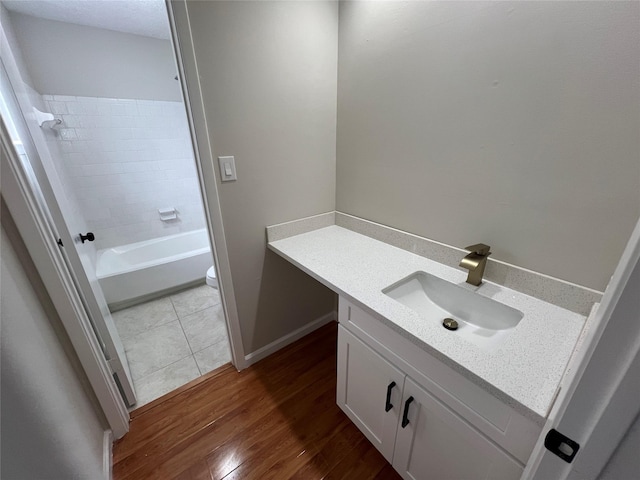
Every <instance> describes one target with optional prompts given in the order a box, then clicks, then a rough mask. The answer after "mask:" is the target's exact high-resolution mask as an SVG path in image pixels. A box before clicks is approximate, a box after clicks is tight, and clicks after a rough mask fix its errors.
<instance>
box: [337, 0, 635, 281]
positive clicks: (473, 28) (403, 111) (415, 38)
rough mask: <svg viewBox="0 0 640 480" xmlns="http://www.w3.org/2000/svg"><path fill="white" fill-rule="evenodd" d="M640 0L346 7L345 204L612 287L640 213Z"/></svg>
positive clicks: (341, 189) (341, 192)
mask: <svg viewBox="0 0 640 480" xmlns="http://www.w3.org/2000/svg"><path fill="white" fill-rule="evenodd" d="M639 24H640V3H638V2H482V1H481V2H468V3H465V2H340V51H339V67H338V71H339V82H338V135H337V137H338V140H337V209H338V210H340V211H343V212H346V213H349V214H353V215H357V216H361V217H364V218H367V219H370V220H373V221H376V222H379V223H383V224H385V225H390V226H392V227H396V228H399V229H402V230H407V231H409V232H412V233H415V234H418V235H422V236H425V237H428V238H432V239H435V240H438V241H441V242H444V243H447V244H450V245H454V246H456V247H465V246H467V245H470V244H473V243H477V242H484V243H487V244H489V245H491V246H492V247H493V251H494V255H493V257H492V258H496V259H499V260H503V261H506V262H509V263H512V264H515V265H519V266H522V267H526V268H529V269H531V270H535V271H538V272H542V273H545V274H548V275H551V276H554V277H558V278H561V279H565V280H569V281H571V282H575V283H577V284H580V285H585V286H587V287H591V288H595V289H598V290H604V288H605V286H606V285H607V283H608V280H609V277H610V275H611V274H612V273H613V270H614V268H615V265H616V264H617V261H618V259H619V257H620V255H621V253H622V249H623V248H624V245H625V243H626V241H627V239H628V238H629V235H630V234H631V231H632V229H633V227H634V225H635V222H636V220H637V219H638V216H639V215H640V135H638V132H639V131H640V109H639V108H638V102H639V100H640V51H639V47H638V46H639V45H640V29H638V25H639Z"/></svg>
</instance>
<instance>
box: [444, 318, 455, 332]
mask: <svg viewBox="0 0 640 480" xmlns="http://www.w3.org/2000/svg"><path fill="white" fill-rule="evenodd" d="M442 326H443V327H444V328H446V329H447V330H457V329H458V322H456V321H455V320H454V319H453V318H445V319H444V320H443V321H442Z"/></svg>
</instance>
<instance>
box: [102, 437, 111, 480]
mask: <svg viewBox="0 0 640 480" xmlns="http://www.w3.org/2000/svg"><path fill="white" fill-rule="evenodd" d="M102 471H103V472H104V478H106V479H107V480H111V479H112V478H113V432H112V431H111V430H106V431H105V432H104V436H103V440H102Z"/></svg>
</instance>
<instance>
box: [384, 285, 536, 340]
mask: <svg viewBox="0 0 640 480" xmlns="http://www.w3.org/2000/svg"><path fill="white" fill-rule="evenodd" d="M382 293H384V294H385V295H388V296H389V297H391V298H393V299H394V300H397V301H398V302H400V303H402V304H403V305H405V306H407V307H409V308H410V309H412V310H414V311H415V312H416V313H418V314H419V315H420V316H421V317H422V318H424V319H425V320H426V321H429V322H435V323H436V324H440V325H442V321H443V320H444V319H445V318H453V319H454V320H456V321H457V322H458V329H457V330H455V331H452V330H447V329H445V328H444V327H442V335H458V336H460V337H461V338H464V339H466V340H467V341H470V342H472V343H474V344H476V345H478V346H480V347H483V348H494V347H496V346H497V345H498V344H499V343H501V342H502V341H503V340H504V339H505V338H506V337H507V336H508V335H509V333H510V332H511V331H512V330H513V329H514V328H515V326H516V325H518V322H520V320H522V317H523V316H524V314H523V313H522V312H521V311H519V310H516V309H515V308H511V307H509V306H507V305H504V304H502V303H498V302H496V301H495V300H492V299H490V298H487V297H483V296H482V295H479V294H477V293H474V292H472V291H469V290H467V289H465V288H463V287H460V286H458V285H455V284H453V283H450V282H447V281H446V280H442V279H441V278H438V277H436V276H433V275H430V274H428V273H426V272H416V273H413V274H411V275H409V276H408V277H406V278H404V279H402V280H400V281H399V282H396V283H394V284H393V285H391V286H389V287H387V288H385V289H383V290H382Z"/></svg>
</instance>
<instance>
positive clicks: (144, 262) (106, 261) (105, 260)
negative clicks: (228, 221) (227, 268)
mask: <svg viewBox="0 0 640 480" xmlns="http://www.w3.org/2000/svg"><path fill="white" fill-rule="evenodd" d="M211 265H213V259H212V256H211V248H210V247H209V238H208V235H207V230H206V229H201V230H193V231H191V232H185V233H178V234H176V235H170V236H167V237H160V238H154V239H151V240H145V241H142V242H136V243H130V244H128V245H122V246H119V247H113V248H106V249H103V250H99V251H98V253H97V261H96V276H97V277H98V281H99V283H100V286H101V287H102V290H103V292H104V296H105V298H106V299H107V303H108V304H109V306H111V307H115V306H126V305H132V304H133V303H136V302H135V300H136V299H138V300H140V301H144V300H147V299H150V298H152V297H153V296H154V295H155V294H157V293H159V292H163V293H164V292H168V291H170V290H175V289H177V288H178V287H180V286H183V285H188V284H195V283H196V282H198V281H202V282H203V283H204V280H205V276H206V273H207V269H208V268H209V267H211Z"/></svg>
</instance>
